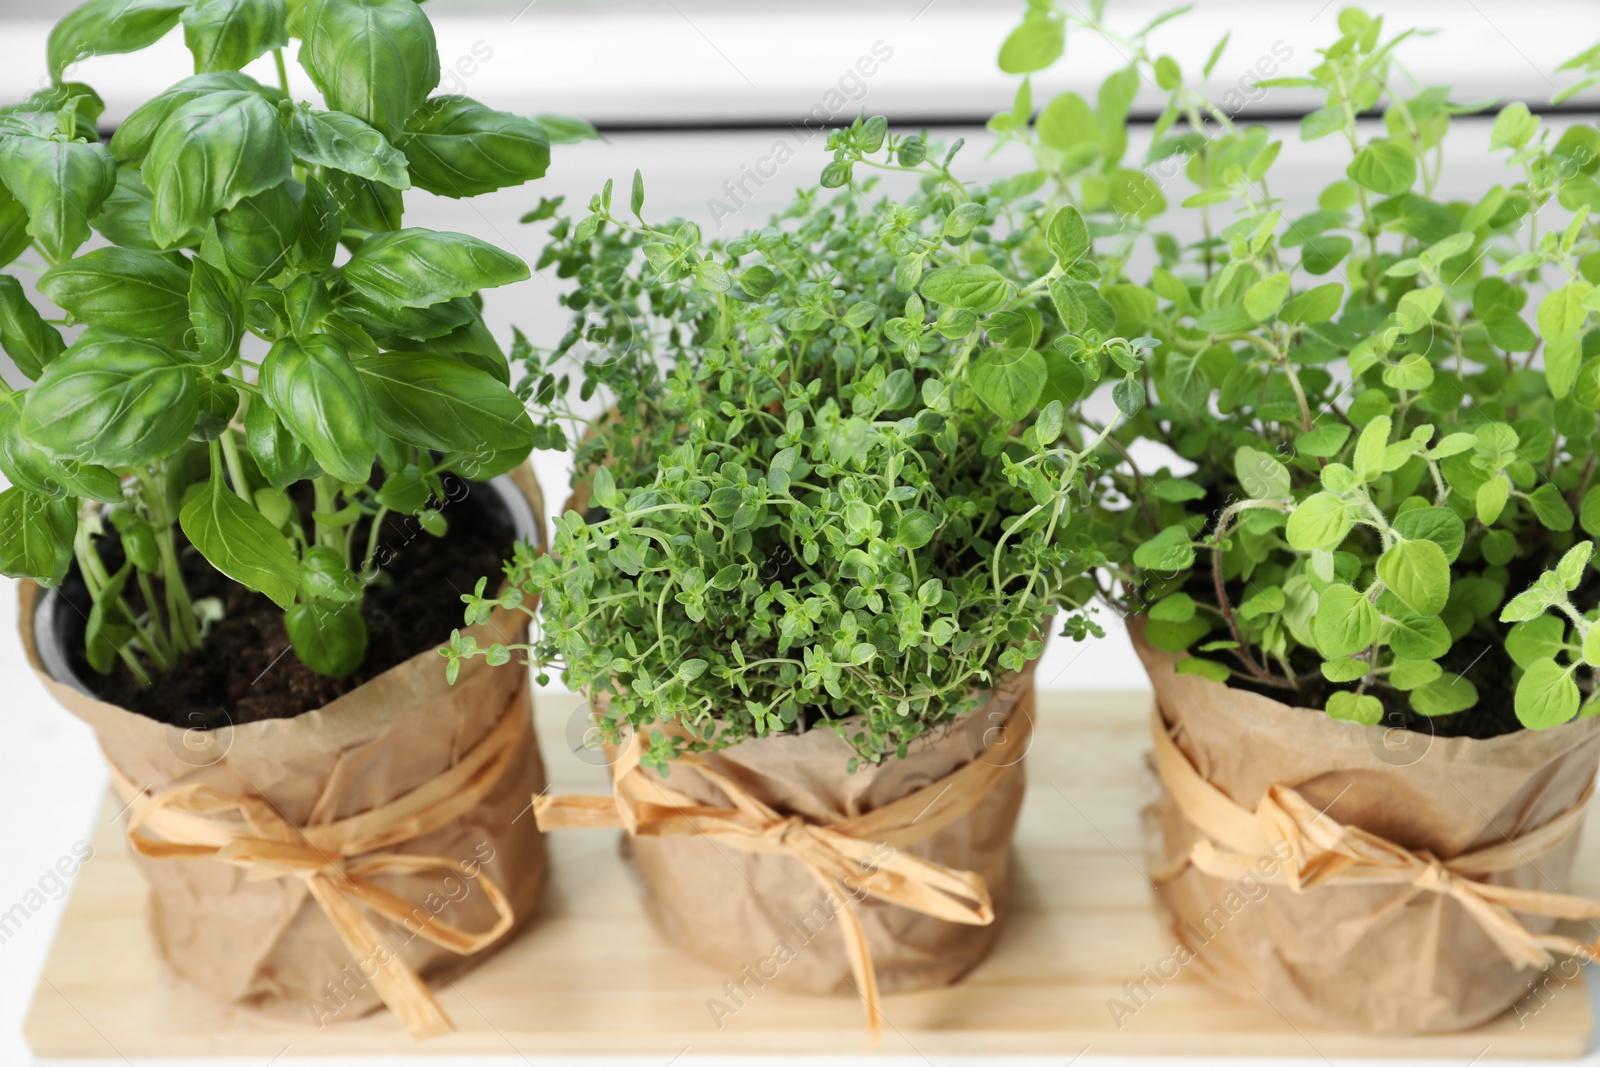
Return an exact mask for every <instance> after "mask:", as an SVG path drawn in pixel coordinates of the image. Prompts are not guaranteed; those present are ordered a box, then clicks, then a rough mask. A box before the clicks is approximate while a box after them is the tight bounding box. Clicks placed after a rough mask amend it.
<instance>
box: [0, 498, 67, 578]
mask: <svg viewBox="0 0 1600 1067" xmlns="http://www.w3.org/2000/svg"><path fill="white" fill-rule="evenodd" d="M77 529H78V517H77V515H76V514H75V513H74V512H73V510H72V504H71V503H69V502H68V501H65V500H47V499H46V498H44V497H42V496H37V495H35V494H33V493H30V492H28V491H27V490H26V489H20V488H18V487H16V486H12V487H11V488H10V489H7V490H5V491H4V492H0V574H4V575H6V576H7V577H9V578H32V579H33V580H34V581H36V582H38V583H39V584H41V585H48V586H54V585H60V584H61V579H63V578H65V577H66V576H67V568H68V567H69V566H70V565H71V564H72V538H73V535H74V534H75V533H76V532H77Z"/></svg>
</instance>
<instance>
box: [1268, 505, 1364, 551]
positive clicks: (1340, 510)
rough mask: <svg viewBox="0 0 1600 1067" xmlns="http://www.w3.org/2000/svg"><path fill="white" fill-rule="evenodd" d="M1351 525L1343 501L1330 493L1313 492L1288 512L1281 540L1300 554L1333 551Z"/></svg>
mask: <svg viewBox="0 0 1600 1067" xmlns="http://www.w3.org/2000/svg"><path fill="white" fill-rule="evenodd" d="M1354 525H1355V522H1354V520H1352V519H1351V517H1350V508H1349V507H1348V506H1347V505H1346V504H1345V502H1344V501H1342V500H1340V499H1339V498H1338V497H1336V496H1334V495H1333V494H1332V493H1314V494H1312V495H1311V496H1309V497H1307V498H1306V499H1304V500H1302V501H1301V502H1300V503H1299V504H1298V505H1296V506H1295V509H1294V511H1292V512H1290V514H1289V524H1288V526H1287V527H1286V528H1285V529H1284V538H1285V539H1286V540H1287V541H1288V542H1289V545H1290V547H1292V548H1296V549H1298V550H1299V551H1301V552H1312V551H1315V550H1317V549H1334V548H1338V547H1339V546H1340V545H1341V544H1343V543H1344V539H1345V537H1346V536H1347V535H1348V534H1349V533H1350V528H1351V527H1352V526H1354Z"/></svg>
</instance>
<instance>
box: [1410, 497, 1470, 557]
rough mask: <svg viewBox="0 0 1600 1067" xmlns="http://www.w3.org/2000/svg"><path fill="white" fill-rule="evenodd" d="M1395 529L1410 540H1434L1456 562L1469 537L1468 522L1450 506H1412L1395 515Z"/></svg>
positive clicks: (1446, 555)
mask: <svg viewBox="0 0 1600 1067" xmlns="http://www.w3.org/2000/svg"><path fill="white" fill-rule="evenodd" d="M1394 531H1395V533H1397V534H1399V535H1400V536H1401V537H1404V538H1405V539H1406V540H1408V541H1432V542H1433V543H1434V544H1436V545H1438V546H1439V547H1440V548H1441V549H1443V550H1444V555H1445V559H1447V560H1449V561H1450V562H1452V563H1454V562H1455V559H1456V557H1457V556H1459V555H1460V554H1461V546H1462V545H1463V544H1464V543H1465V542H1466V539H1467V527H1466V524H1465V523H1463V522H1462V521H1461V517H1460V516H1458V515H1457V514H1456V513H1455V512H1453V511H1451V510H1450V509H1449V508H1437V507H1434V508H1412V509H1411V510H1410V511H1405V512H1401V513H1400V514H1399V515H1397V516H1396V517H1395V520H1394Z"/></svg>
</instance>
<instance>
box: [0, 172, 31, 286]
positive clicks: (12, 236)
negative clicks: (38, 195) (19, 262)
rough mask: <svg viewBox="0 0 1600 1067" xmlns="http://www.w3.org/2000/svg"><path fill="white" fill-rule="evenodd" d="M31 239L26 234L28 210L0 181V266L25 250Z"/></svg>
mask: <svg viewBox="0 0 1600 1067" xmlns="http://www.w3.org/2000/svg"><path fill="white" fill-rule="evenodd" d="M32 240H33V238H32V237H31V236H30V235H29V234H28V212H27V211H26V210H24V209H23V206H22V205H21V204H19V203H18V202H17V198H16V197H14V196H12V195H11V190H10V189H7V188H6V187H5V184H4V182H0V267H3V266H5V265H6V264H7V263H10V262H11V261H12V260H14V259H16V258H17V257H18V256H20V255H22V253H23V252H25V251H27V248H28V244H29V243H30V242H31V241H32Z"/></svg>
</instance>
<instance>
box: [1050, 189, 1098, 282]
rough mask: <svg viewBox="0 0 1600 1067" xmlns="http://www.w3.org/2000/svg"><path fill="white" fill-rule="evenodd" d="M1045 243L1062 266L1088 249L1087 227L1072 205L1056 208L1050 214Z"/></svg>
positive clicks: (1067, 265) (1072, 261)
mask: <svg viewBox="0 0 1600 1067" xmlns="http://www.w3.org/2000/svg"><path fill="white" fill-rule="evenodd" d="M1044 240H1045V244H1046V245H1048V246H1049V248H1050V252H1051V253H1052V254H1053V255H1054V256H1055V257H1056V261H1057V262H1058V263H1060V264H1061V265H1062V267H1069V266H1071V265H1072V264H1074V263H1076V262H1077V261H1078V260H1080V259H1082V258H1083V256H1084V254H1085V253H1086V252H1088V251H1089V227H1088V226H1086V225H1084V221H1083V216H1082V215H1081V214H1079V213H1078V209H1077V208H1075V207H1073V206H1072V205H1070V204H1069V205H1067V206H1066V207H1063V208H1058V209H1057V210H1056V213H1055V214H1054V215H1051V216H1050V225H1049V226H1048V227H1046V229H1045V234H1044Z"/></svg>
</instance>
